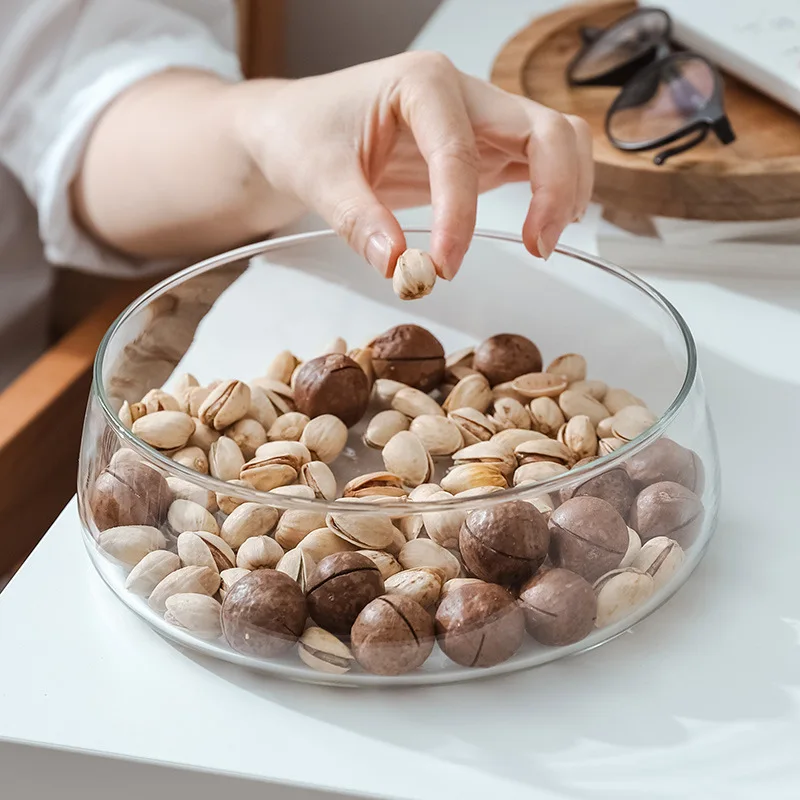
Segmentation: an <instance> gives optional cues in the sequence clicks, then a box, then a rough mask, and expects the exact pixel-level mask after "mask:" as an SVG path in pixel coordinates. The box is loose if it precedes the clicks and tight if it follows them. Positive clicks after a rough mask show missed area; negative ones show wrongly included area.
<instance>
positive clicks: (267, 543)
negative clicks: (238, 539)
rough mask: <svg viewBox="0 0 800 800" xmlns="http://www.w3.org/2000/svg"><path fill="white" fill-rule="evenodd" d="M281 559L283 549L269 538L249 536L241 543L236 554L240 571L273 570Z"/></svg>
mask: <svg viewBox="0 0 800 800" xmlns="http://www.w3.org/2000/svg"><path fill="white" fill-rule="evenodd" d="M282 557H283V548H282V547H281V546H280V545H279V544H278V543H277V542H276V541H275V540H274V539H270V537H269V536H251V537H250V538H249V539H245V540H244V541H243V542H242V546H241V547H240V548H239V552H238V553H237V554H236V566H237V567H240V568H241V569H262V568H266V569H274V567H275V566H276V565H277V563H278V562H279V561H280V560H281V558H282Z"/></svg>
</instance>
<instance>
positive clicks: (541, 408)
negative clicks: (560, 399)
mask: <svg viewBox="0 0 800 800" xmlns="http://www.w3.org/2000/svg"><path fill="white" fill-rule="evenodd" d="M528 411H529V413H530V415H531V423H532V427H533V429H534V430H535V431H539V433H543V434H545V436H555V435H556V433H557V431H558V429H559V428H560V427H561V426H562V425H563V424H564V423H565V422H566V419H564V414H563V413H562V411H561V409H560V408H559V407H558V403H556V401H555V400H553V398H552V397H535V398H534V399H533V400H531V402H530V405H529V406H528Z"/></svg>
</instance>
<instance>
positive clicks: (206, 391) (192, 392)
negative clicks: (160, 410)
mask: <svg viewBox="0 0 800 800" xmlns="http://www.w3.org/2000/svg"><path fill="white" fill-rule="evenodd" d="M210 394H211V387H210V386H192V387H190V388H189V389H186V391H185V392H184V395H183V397H182V398H181V401H180V402H181V405H182V406H183V407H184V408H182V409H181V410H182V411H183V410H185V411H186V413H187V414H189V416H192V417H197V416H198V415H199V413H200V407H201V406H202V405H203V403H205V401H206V398H207V397H208V396H209V395H210Z"/></svg>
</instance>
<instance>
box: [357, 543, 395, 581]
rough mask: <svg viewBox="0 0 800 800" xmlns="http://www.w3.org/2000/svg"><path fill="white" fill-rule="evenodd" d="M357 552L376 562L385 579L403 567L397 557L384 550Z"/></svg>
mask: <svg viewBox="0 0 800 800" xmlns="http://www.w3.org/2000/svg"><path fill="white" fill-rule="evenodd" d="M356 552H358V553H361V555H362V556H366V557H367V558H368V559H370V561H373V562H374V563H375V566H376V567H377V568H378V570H379V571H380V573H381V577H382V578H383V580H384V581H386V580H387V579H388V578H391V577H392V575H396V574H397V573H398V572H400V571H401V570H402V569H403V568H402V567H401V566H400V563H399V562H398V561H397V559H396V558H395V557H394V556H393V555H391V554H390V553H387V552H385V551H384V550H358V551H356Z"/></svg>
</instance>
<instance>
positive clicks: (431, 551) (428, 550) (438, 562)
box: [397, 539, 461, 580]
mask: <svg viewBox="0 0 800 800" xmlns="http://www.w3.org/2000/svg"><path fill="white" fill-rule="evenodd" d="M397 560H398V561H399V562H400V563H401V564H402V565H403V567H404V568H405V569H416V568H418V567H429V568H431V569H437V570H440V571H441V573H442V575H443V576H444V579H445V580H449V579H450V578H457V577H458V576H459V575H460V574H461V562H460V561H459V560H458V559H457V558H456V557H455V556H454V555H453V554H452V553H451V552H450V551H449V550H446V549H445V548H444V547H442V546H441V545H438V544H436V542H433V541H431V540H430V539H414V541H412V542H406V543H405V545H403V549H402V550H401V551H400V555H399V556H398V558H397Z"/></svg>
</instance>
